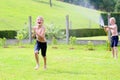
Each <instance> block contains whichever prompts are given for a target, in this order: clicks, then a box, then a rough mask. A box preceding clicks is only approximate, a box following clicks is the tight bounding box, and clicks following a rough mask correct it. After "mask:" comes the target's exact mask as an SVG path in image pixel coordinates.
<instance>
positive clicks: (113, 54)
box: [112, 47, 115, 58]
mask: <svg viewBox="0 0 120 80" xmlns="http://www.w3.org/2000/svg"><path fill="white" fill-rule="evenodd" d="M112 56H113V58H114V57H115V50H114V47H112Z"/></svg>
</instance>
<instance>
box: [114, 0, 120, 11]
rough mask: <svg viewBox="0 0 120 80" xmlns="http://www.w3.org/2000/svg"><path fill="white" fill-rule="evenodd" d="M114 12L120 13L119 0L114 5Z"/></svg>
mask: <svg viewBox="0 0 120 80" xmlns="http://www.w3.org/2000/svg"><path fill="white" fill-rule="evenodd" d="M115 11H116V12H119V11H120V0H118V1H117V3H116V5H115Z"/></svg>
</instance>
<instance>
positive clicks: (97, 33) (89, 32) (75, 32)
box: [62, 28, 106, 37]
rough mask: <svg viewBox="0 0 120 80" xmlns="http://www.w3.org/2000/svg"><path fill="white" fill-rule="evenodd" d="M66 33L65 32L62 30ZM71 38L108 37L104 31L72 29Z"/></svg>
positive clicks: (70, 31)
mask: <svg viewBox="0 0 120 80" xmlns="http://www.w3.org/2000/svg"><path fill="white" fill-rule="evenodd" d="M62 31H64V32H65V30H62ZM69 35H70V36H75V37H91V36H103V35H106V33H105V32H104V30H103V29H101V28H100V29H70V30H69Z"/></svg>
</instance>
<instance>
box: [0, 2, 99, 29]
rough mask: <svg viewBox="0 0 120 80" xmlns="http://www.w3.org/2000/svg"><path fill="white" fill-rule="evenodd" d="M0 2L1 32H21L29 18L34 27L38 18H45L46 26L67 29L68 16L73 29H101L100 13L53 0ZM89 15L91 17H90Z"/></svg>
mask: <svg viewBox="0 0 120 80" xmlns="http://www.w3.org/2000/svg"><path fill="white" fill-rule="evenodd" d="M52 3H53V7H50V5H49V0H0V8H1V9H0V30H19V29H22V28H25V27H27V26H28V17H29V16H32V25H33V26H34V25H35V21H36V17H37V16H39V15H40V16H43V17H44V20H45V22H44V24H45V25H46V26H48V25H50V24H55V26H56V27H59V28H60V29H65V28H66V18H65V17H66V15H69V16H70V18H69V19H70V22H71V28H72V29H79V28H99V24H98V22H99V17H100V13H101V12H100V11H97V10H93V9H88V8H84V7H81V6H75V5H73V4H68V3H64V2H60V1H58V0H52ZM88 14H89V15H88Z"/></svg>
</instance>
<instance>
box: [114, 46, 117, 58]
mask: <svg viewBox="0 0 120 80" xmlns="http://www.w3.org/2000/svg"><path fill="white" fill-rule="evenodd" d="M114 52H115V58H118V49H117V47H114Z"/></svg>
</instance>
